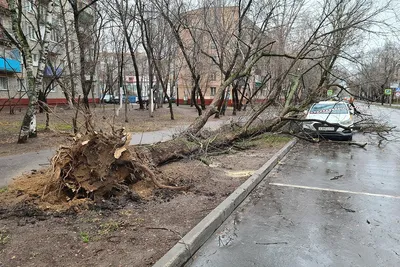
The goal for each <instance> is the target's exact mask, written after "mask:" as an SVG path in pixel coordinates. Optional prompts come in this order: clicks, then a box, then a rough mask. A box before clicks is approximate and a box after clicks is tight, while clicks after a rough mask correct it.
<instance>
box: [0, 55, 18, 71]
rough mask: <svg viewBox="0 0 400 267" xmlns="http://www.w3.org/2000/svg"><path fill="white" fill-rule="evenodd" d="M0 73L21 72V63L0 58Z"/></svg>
mask: <svg viewBox="0 0 400 267" xmlns="http://www.w3.org/2000/svg"><path fill="white" fill-rule="evenodd" d="M0 72H14V73H17V72H21V63H20V62H19V61H18V60H15V59H11V58H0Z"/></svg>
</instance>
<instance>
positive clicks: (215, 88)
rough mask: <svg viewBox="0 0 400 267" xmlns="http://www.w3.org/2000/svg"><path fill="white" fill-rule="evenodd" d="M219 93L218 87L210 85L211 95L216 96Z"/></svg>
mask: <svg viewBox="0 0 400 267" xmlns="http://www.w3.org/2000/svg"><path fill="white" fill-rule="evenodd" d="M216 93H217V87H210V96H215V94H216Z"/></svg>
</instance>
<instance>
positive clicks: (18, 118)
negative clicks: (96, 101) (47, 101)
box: [0, 104, 229, 157]
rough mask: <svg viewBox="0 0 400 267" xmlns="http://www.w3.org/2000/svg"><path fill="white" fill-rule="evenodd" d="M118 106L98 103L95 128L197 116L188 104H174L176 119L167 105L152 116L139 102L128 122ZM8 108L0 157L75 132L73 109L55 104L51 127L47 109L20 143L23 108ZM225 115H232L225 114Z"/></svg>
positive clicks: (1, 119)
mask: <svg viewBox="0 0 400 267" xmlns="http://www.w3.org/2000/svg"><path fill="white" fill-rule="evenodd" d="M115 107H116V106H114V105H112V104H109V105H103V106H100V105H98V106H97V108H93V109H92V113H93V120H94V123H95V128H96V129H97V130H98V129H103V130H104V129H105V130H106V131H107V130H108V129H110V128H111V125H114V127H115V128H116V129H118V128H121V127H125V129H126V131H127V132H146V131H156V130H161V129H165V128H172V127H174V126H180V125H188V124H190V123H191V122H192V121H193V119H194V118H196V117H197V111H196V110H195V109H194V108H190V107H189V106H179V107H176V106H174V116H175V120H171V118H170V114H169V109H168V108H167V106H166V105H164V107H163V108H160V109H156V110H155V112H154V116H153V117H150V116H149V112H148V110H139V109H138V105H134V106H132V107H130V108H129V110H128V122H125V112H124V109H122V110H121V112H120V115H119V116H118V117H117V116H115V115H114V114H115V112H114V108H115ZM7 111H8V110H7V109H4V110H3V111H1V112H0V157H1V156H6V155H14V154H21V153H25V152H29V151H37V150H42V149H46V148H51V147H57V146H59V145H60V144H64V143H65V142H66V140H67V139H68V138H70V134H71V133H72V129H73V128H72V118H73V117H74V111H73V110H71V109H67V107H66V106H57V107H53V108H52V113H51V114H50V130H45V121H46V115H45V113H38V114H37V128H38V137H37V138H35V139H34V140H28V143H26V144H23V145H21V144H17V139H18V134H19V129H20V126H21V122H22V118H23V116H24V115H25V110H24V109H17V110H15V114H13V115H10V114H9V113H8V112H7ZM222 119H229V116H224V117H223V118H222ZM78 121H79V125H80V127H81V130H84V129H83V125H84V123H83V115H82V114H80V115H79V116H78Z"/></svg>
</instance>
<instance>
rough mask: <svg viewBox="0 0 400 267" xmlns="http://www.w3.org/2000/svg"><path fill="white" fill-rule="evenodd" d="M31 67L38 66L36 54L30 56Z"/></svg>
mask: <svg viewBox="0 0 400 267" xmlns="http://www.w3.org/2000/svg"><path fill="white" fill-rule="evenodd" d="M32 65H33V66H34V67H37V66H39V55H38V54H32Z"/></svg>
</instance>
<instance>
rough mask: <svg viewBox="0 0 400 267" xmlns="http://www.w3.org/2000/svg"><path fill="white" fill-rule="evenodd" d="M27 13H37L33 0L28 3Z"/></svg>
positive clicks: (28, 0)
mask: <svg viewBox="0 0 400 267" xmlns="http://www.w3.org/2000/svg"><path fill="white" fill-rule="evenodd" d="M26 11H28V12H29V13H34V12H35V5H34V4H33V1H32V0H27V1H26Z"/></svg>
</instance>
